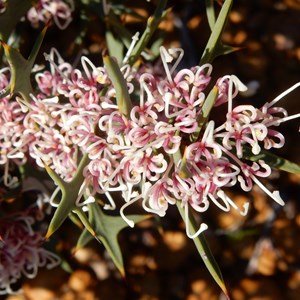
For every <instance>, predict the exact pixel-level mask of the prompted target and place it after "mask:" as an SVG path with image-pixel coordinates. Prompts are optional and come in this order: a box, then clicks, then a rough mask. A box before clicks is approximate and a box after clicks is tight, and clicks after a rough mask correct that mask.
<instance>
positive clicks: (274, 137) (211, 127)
mask: <svg viewBox="0 0 300 300" xmlns="http://www.w3.org/2000/svg"><path fill="white" fill-rule="evenodd" d="M182 56H183V51H182V50H181V49H169V50H168V51H167V50H166V49H165V48H163V47H162V48H161V59H162V63H163V69H164V71H165V73H166V75H165V76H164V77H163V76H161V75H158V74H152V73H151V72H143V73H141V72H139V70H134V69H132V68H131V67H129V66H128V65H126V64H125V65H123V66H122V67H121V68H120V70H121V72H122V74H123V77H124V79H125V82H126V84H127V89H128V92H129V94H130V95H131V96H132V99H136V98H139V100H138V101H137V102H136V103H134V102H133V103H132V104H131V106H132V108H131V110H130V113H129V114H128V115H125V114H124V113H122V112H121V111H120V109H119V107H118V106H117V104H116V90H115V88H114V86H113V85H112V82H111V80H110V78H109V75H108V72H107V70H106V68H105V67H96V66H95V65H94V64H93V63H92V62H91V61H90V60H89V59H88V58H87V57H82V58H81V64H82V68H81V70H80V69H76V68H73V67H72V66H71V65H70V64H68V63H66V62H65V61H64V60H63V59H62V58H61V57H60V56H59V54H58V52H57V51H56V50H54V49H53V50H52V51H51V52H50V54H49V55H46V59H47V60H48V61H49V62H50V70H49V71H44V72H39V73H37V74H36V77H35V79H36V85H37V93H36V94H35V96H32V101H31V102H30V103H28V102H25V101H24V100H22V99H20V98H16V100H13V99H10V100H9V101H8V102H7V104H5V101H4V100H5V99H4V100H1V101H4V102H3V104H4V105H6V108H5V109H6V110H7V111H9V112H10V114H12V113H15V114H17V115H18V113H19V114H20V116H19V118H15V117H13V118H11V120H12V122H14V124H19V126H24V128H23V127H22V128H21V129H20V130H22V137H20V138H17V137H18V136H16V138H15V140H16V142H12V141H14V139H13V137H14V134H17V133H16V130H15V132H12V133H11V137H9V141H11V143H10V144H9V143H8V142H7V141H6V140H5V139H4V137H3V136H2V140H3V142H2V143H3V144H4V145H6V150H5V151H4V152H3V153H1V154H2V159H1V163H2V164H6V163H7V161H8V160H11V159H13V158H14V156H13V155H15V156H17V158H18V159H23V158H24V157H25V159H26V158H27V157H29V156H30V157H32V158H34V159H35V161H36V163H37V164H38V165H39V166H41V167H44V165H48V166H49V167H50V168H52V169H53V170H54V171H55V172H56V173H57V174H58V175H60V176H61V177H62V178H63V179H64V180H65V181H70V180H71V179H72V178H73V176H74V174H75V172H76V170H77V166H78V163H79V161H80V159H81V157H82V156H84V155H86V154H87V155H88V157H89V163H88V164H87V165H86V167H85V168H84V171H83V175H84V178H85V179H84V182H83V184H82V186H81V188H80V195H79V196H81V195H83V196H84V197H82V198H84V199H85V200H83V201H82V200H81V199H80V198H81V197H79V200H80V201H78V203H77V204H78V205H81V206H82V205H85V204H86V203H90V202H91V201H94V200H95V198H99V197H103V198H105V199H106V201H107V202H106V205H105V206H104V208H105V209H115V208H116V204H115V202H114V199H113V198H114V195H115V194H116V193H118V198H119V195H120V194H121V196H122V198H123V200H124V203H123V206H122V207H121V208H120V214H121V216H122V217H123V219H124V220H125V221H126V222H127V223H128V225H129V226H134V223H133V221H132V220H130V219H128V218H127V217H126V214H125V209H126V208H127V207H128V206H129V205H131V204H133V203H135V202H140V203H141V205H142V207H143V208H144V209H145V210H146V211H147V212H150V213H155V214H157V215H159V216H161V217H163V216H164V215H165V214H166V211H167V209H168V206H169V205H174V204H175V203H177V202H178V203H180V204H181V205H182V207H183V208H184V211H185V221H186V225H187V235H188V236H189V237H191V238H194V237H196V236H197V235H198V234H200V233H201V232H202V231H203V230H205V229H206V228H207V225H206V224H205V223H203V224H201V226H200V228H199V230H198V231H197V232H196V233H194V234H191V233H190V229H189V227H188V224H189V222H188V218H189V209H190V208H193V209H194V210H195V211H197V212H200V213H201V212H204V211H206V210H207V209H208V207H209V205H210V204H212V203H213V204H214V205H216V206H217V207H219V208H220V209H221V210H223V211H229V210H230V209H235V210H237V211H239V212H240V214H241V215H246V214H247V211H248V206H249V204H248V203H245V204H244V206H243V207H238V206H237V205H236V204H235V203H234V202H233V200H232V199H230V198H229V197H228V195H226V193H225V190H226V189H227V188H230V187H232V186H235V185H237V184H239V185H240V187H241V188H242V189H243V190H245V191H249V190H251V188H252V186H253V184H257V185H259V186H260V187H261V188H262V189H263V190H264V191H265V192H266V193H267V194H268V195H269V196H270V197H271V198H273V199H274V200H275V201H276V202H277V203H279V204H280V205H283V204H284V202H283V200H282V199H281V197H280V195H279V193H278V191H273V192H271V191H269V190H268V189H267V188H266V187H265V186H264V185H263V184H262V183H261V182H260V178H264V177H268V176H269V175H270V173H271V168H270V166H269V165H267V163H266V162H264V161H262V160H260V161H257V162H254V163H248V162H246V161H245V160H244V159H243V150H244V149H246V148H249V149H250V150H251V151H252V153H253V154H254V155H257V154H259V153H260V151H261V150H262V149H271V148H280V147H282V146H283V144H284V137H283V135H282V134H281V133H280V132H278V131H277V130H276V128H277V127H278V125H280V124H281V123H282V122H284V121H286V120H289V119H291V118H296V117H299V116H300V114H298V115H294V116H288V114H287V112H286V110H284V109H283V108H280V107H276V106H275V104H276V103H277V102H278V101H279V100H280V99H281V98H282V97H283V96H284V95H286V94H287V93H289V92H291V91H292V90H293V89H295V88H297V87H298V86H299V85H300V84H299V83H298V84H296V85H294V86H293V87H292V88H290V89H289V90H287V91H286V92H285V93H283V94H282V95H280V96H278V97H277V98H276V99H274V100H273V101H271V102H269V103H266V104H265V105H263V106H262V107H261V108H259V109H258V108H255V107H253V106H251V105H240V106H235V107H234V105H233V99H234V97H236V96H237V94H238V92H239V91H244V90H245V89H246V87H245V86H244V85H243V84H242V83H241V82H240V81H239V79H238V78H237V77H236V76H234V75H232V76H225V77H223V78H220V79H219V80H218V81H217V82H216V83H215V89H216V90H217V91H218V94H217V96H216V99H214V100H215V106H219V105H227V106H228V112H227V114H226V116H224V122H223V124H221V125H218V126H217V125H216V124H215V122H214V121H213V120H209V121H207V122H204V124H203V125H201V126H202V128H200V124H201V120H202V119H203V111H202V107H203V105H204V104H205V101H207V98H208V93H207V91H206V90H207V87H208V85H209V84H210V82H211V73H212V66H211V65H210V64H205V65H202V66H195V67H192V68H190V69H182V70H179V71H176V69H177V66H178V64H179V62H180V59H181V58H182ZM137 86H139V89H138V91H137V88H136V87H137ZM8 105H9V106H8ZM18 105H19V107H18ZM7 114H8V112H7ZM3 118H4V116H3V115H1V119H2V121H1V122H2V123H1V124H4V123H5V122H7V121H6V120H4V119H3ZM18 120H19V121H18ZM18 122H19V123H18ZM12 126H13V125H12ZM16 128H17V127H16ZM26 149H27V153H25V152H26ZM20 153H24V157H21V155H20ZM101 195H103V196H101Z"/></svg>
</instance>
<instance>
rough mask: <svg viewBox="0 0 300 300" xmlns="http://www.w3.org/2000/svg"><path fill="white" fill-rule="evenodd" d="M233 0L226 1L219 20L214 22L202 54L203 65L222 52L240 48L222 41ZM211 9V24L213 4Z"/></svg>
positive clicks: (201, 63)
mask: <svg viewBox="0 0 300 300" xmlns="http://www.w3.org/2000/svg"><path fill="white" fill-rule="evenodd" d="M232 1H233V0H225V2H224V3H223V5H222V9H221V11H220V13H219V15H218V18H217V21H216V22H215V24H214V27H213V31H212V33H211V35H210V38H209V40H208V42H207V45H206V47H205V50H204V52H203V54H202V57H201V60H200V65H203V64H205V63H211V62H212V61H213V60H214V59H215V58H216V57H217V56H219V55H222V54H227V53H230V52H233V51H236V50H238V49H239V48H235V47H231V46H227V45H223V44H222V42H221V36H222V33H223V30H224V28H225V25H226V22H227V18H228V14H229V12H230V9H231V5H232ZM209 3H210V2H209ZM209 9H210V17H209V22H210V25H211V24H212V23H213V17H212V16H211V15H212V12H211V10H212V9H213V8H212V6H211V7H209Z"/></svg>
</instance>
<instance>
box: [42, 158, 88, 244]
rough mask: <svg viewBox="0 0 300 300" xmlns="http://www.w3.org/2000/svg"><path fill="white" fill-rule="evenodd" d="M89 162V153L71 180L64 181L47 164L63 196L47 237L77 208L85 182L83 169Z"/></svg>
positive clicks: (47, 169) (48, 170)
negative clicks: (80, 191)
mask: <svg viewBox="0 0 300 300" xmlns="http://www.w3.org/2000/svg"><path fill="white" fill-rule="evenodd" d="M88 163H89V158H88V155H87V154H86V155H85V156H84V157H83V158H82V159H81V161H80V164H79V166H78V169H77V172H76V174H75V175H74V178H73V179H72V180H71V181H70V182H65V181H63V180H62V179H61V178H60V177H59V176H58V175H57V174H56V173H55V172H54V171H53V170H52V169H51V168H49V167H48V166H47V165H45V168H46V171H47V172H48V174H49V175H50V177H51V178H52V179H53V181H54V182H55V183H56V184H57V185H58V187H59V188H60V190H61V193H62V196H61V200H60V202H59V205H58V207H57V209H56V211H55V213H54V215H53V217H52V219H51V222H50V225H49V227H48V231H47V233H46V239H48V238H49V237H50V236H51V235H52V234H53V233H54V232H55V231H56V230H57V229H58V228H59V227H60V226H61V225H62V223H63V222H64V221H65V219H66V218H67V217H68V215H69V213H70V212H71V211H72V210H73V209H76V200H77V198H78V195H79V190H80V187H81V185H82V183H83V180H84V176H83V169H84V168H85V166H86V165H87V164H88Z"/></svg>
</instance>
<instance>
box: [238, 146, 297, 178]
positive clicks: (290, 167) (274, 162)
mask: <svg viewBox="0 0 300 300" xmlns="http://www.w3.org/2000/svg"><path fill="white" fill-rule="evenodd" d="M243 158H245V159H248V160H251V161H259V160H263V161H265V162H266V163H267V164H268V165H269V166H271V167H273V168H275V169H278V170H282V171H286V172H289V173H294V174H300V166H299V165H298V164H296V163H293V162H291V161H289V160H287V159H285V158H282V157H280V156H277V155H275V154H272V153H270V152H268V151H267V150H261V151H260V153H259V154H258V155H254V154H253V153H252V151H251V149H250V148H249V147H243Z"/></svg>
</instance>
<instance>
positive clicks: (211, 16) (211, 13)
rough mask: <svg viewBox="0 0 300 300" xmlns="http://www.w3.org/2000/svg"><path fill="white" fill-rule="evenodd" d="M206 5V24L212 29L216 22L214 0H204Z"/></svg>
mask: <svg viewBox="0 0 300 300" xmlns="http://www.w3.org/2000/svg"><path fill="white" fill-rule="evenodd" d="M205 5H206V16H207V20H208V25H209V28H210V30H211V31H212V30H213V28H214V26H215V24H216V14H215V9H214V0H205Z"/></svg>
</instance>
